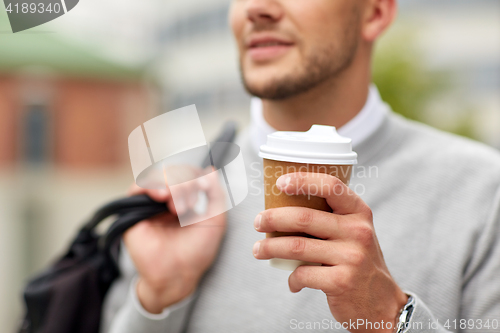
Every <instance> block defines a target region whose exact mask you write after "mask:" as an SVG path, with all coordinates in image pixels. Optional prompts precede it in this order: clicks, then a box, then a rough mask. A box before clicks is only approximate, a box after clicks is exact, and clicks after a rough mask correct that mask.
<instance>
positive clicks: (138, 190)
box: [127, 183, 170, 202]
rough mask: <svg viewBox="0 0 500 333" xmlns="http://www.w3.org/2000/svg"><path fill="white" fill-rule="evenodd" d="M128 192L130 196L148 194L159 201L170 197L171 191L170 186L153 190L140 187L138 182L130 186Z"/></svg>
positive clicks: (164, 200)
mask: <svg viewBox="0 0 500 333" xmlns="http://www.w3.org/2000/svg"><path fill="white" fill-rule="evenodd" d="M127 194H128V195H129V196H132V195H139V194H147V195H148V196H149V197H150V198H151V199H153V200H154V201H157V202H166V201H167V200H168V199H169V198H170V191H169V190H168V188H164V189H156V190H151V189H145V188H142V187H139V186H138V185H137V184H136V183H133V184H132V186H130V188H129V190H128V193H127Z"/></svg>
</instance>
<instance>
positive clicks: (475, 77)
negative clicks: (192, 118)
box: [155, 0, 500, 147]
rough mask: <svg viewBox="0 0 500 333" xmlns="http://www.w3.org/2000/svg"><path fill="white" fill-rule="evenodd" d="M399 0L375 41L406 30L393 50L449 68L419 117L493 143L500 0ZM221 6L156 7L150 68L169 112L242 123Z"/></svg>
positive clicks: (499, 133)
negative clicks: (187, 108)
mask: <svg viewBox="0 0 500 333" xmlns="http://www.w3.org/2000/svg"><path fill="white" fill-rule="evenodd" d="M399 4H400V13H399V17H398V19H397V22H396V24H395V26H393V27H392V28H391V29H390V31H389V33H387V34H386V36H385V37H383V40H382V43H384V40H390V39H392V38H394V36H395V35H399V36H401V34H402V33H406V34H407V35H406V36H404V37H403V38H402V40H403V41H404V42H403V43H400V44H398V45H396V47H398V48H402V49H404V48H407V47H409V46H415V47H416V48H418V49H419V51H420V53H421V54H422V57H423V59H419V60H421V61H423V62H424V63H425V66H426V70H428V71H435V72H444V71H446V72H448V73H451V84H452V87H451V89H449V90H448V91H447V92H446V94H444V93H443V94H442V95H440V96H439V98H433V99H432V100H429V101H428V102H429V103H428V105H427V106H426V107H425V108H422V110H421V112H422V113H423V117H422V120H423V121H425V122H427V123H430V124H431V125H434V126H436V127H440V128H442V129H445V130H452V131H453V130H455V128H456V127H459V125H460V124H457V121H458V120H460V121H462V118H465V117H468V118H470V119H469V120H463V121H464V122H467V121H469V122H471V123H472V124H471V127H472V128H471V129H470V130H469V131H470V132H473V133H471V134H470V135H471V136H473V137H474V138H476V139H479V140H482V141H485V142H487V143H488V144H491V145H493V146H497V147H500V96H499V94H498V90H499V89H500V61H499V59H500V43H498V40H500V3H499V2H498V1H496V0H477V1H466V0H460V1H457V0H454V1H450V0H400V1H399ZM228 7H229V3H228V2H227V1H225V0H204V1H199V0H185V1H165V2H164V3H163V4H162V5H161V7H159V12H160V13H162V14H163V19H162V20H159V21H158V22H159V24H158V28H157V33H156V37H157V43H158V46H157V48H158V52H159V56H157V58H156V67H155V72H157V73H159V75H160V77H161V78H162V83H163V85H162V86H163V87H164V94H163V98H164V102H165V103H164V104H165V105H167V106H168V107H169V108H170V109H173V108H176V107H180V106H184V105H189V104H193V103H196V105H197V106H198V109H199V110H200V113H201V115H202V117H203V116H204V117H205V118H206V119H207V120H206V121H209V120H210V119H213V118H214V117H217V118H219V119H221V118H225V117H229V116H231V115H232V116H233V117H236V118H237V119H239V120H240V122H242V123H243V124H244V123H245V122H246V120H247V118H246V115H247V114H248V96H247V95H246V93H245V92H244V90H243V88H242V85H241V82H240V81H241V80H240V77H239V73H238V62H237V52H236V47H235V45H234V42H233V39H232V36H231V32H230V29H229V26H228V20H227V14H228V9H229V8H228ZM393 46H394V45H393ZM392 51H393V50H391V49H388V48H386V49H385V50H384V51H383V52H387V53H391V52H392ZM469 113H472V115H469ZM464 114H465V115H464ZM206 121H205V122H206Z"/></svg>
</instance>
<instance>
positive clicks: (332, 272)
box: [288, 265, 352, 295]
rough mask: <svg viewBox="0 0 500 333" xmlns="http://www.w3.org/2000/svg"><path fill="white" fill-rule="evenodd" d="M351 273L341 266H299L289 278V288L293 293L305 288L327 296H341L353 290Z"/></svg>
mask: <svg viewBox="0 0 500 333" xmlns="http://www.w3.org/2000/svg"><path fill="white" fill-rule="evenodd" d="M349 281H352V279H349V273H348V271H347V270H346V269H344V268H343V267H340V266H332V267H328V266H307V265H303V266H299V267H297V268H296V269H295V270H294V271H293V273H292V274H290V276H289V277H288V286H289V288H290V291H291V292H292V293H296V292H299V291H301V290H302V289H303V288H311V289H318V290H322V291H323V292H325V293H326V294H327V295H340V294H342V293H343V292H345V291H346V290H348V289H350V288H352V286H351V285H350V282H349Z"/></svg>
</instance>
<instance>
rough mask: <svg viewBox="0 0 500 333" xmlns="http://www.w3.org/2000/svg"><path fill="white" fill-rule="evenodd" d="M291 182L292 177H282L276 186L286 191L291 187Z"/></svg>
mask: <svg viewBox="0 0 500 333" xmlns="http://www.w3.org/2000/svg"><path fill="white" fill-rule="evenodd" d="M291 181H292V177H290V176H287V175H284V176H281V177H280V178H278V180H277V181H276V185H277V186H278V187H281V188H282V189H284V188H287V187H288V185H290V182H291Z"/></svg>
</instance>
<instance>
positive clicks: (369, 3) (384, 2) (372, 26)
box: [362, 0, 398, 42]
mask: <svg viewBox="0 0 500 333" xmlns="http://www.w3.org/2000/svg"><path fill="white" fill-rule="evenodd" d="M365 4H366V7H365V11H364V16H363V28H362V37H363V39H364V40H365V41H367V42H374V41H375V40H376V39H377V38H378V37H379V36H380V35H381V34H382V33H383V32H384V31H385V30H386V29H387V28H388V27H389V26H390V25H391V23H392V22H393V21H394V19H395V18H396V14H397V8H398V6H397V0H366V1H365Z"/></svg>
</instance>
